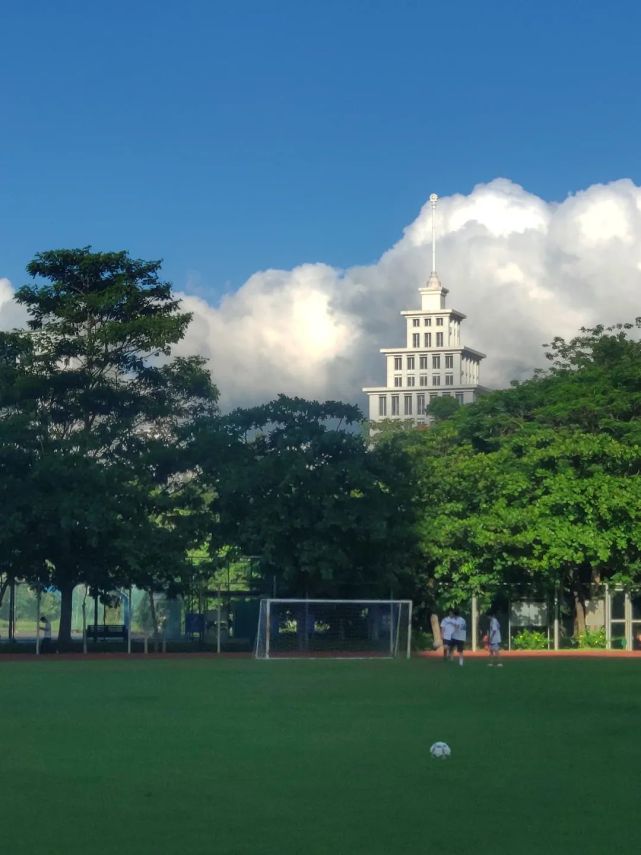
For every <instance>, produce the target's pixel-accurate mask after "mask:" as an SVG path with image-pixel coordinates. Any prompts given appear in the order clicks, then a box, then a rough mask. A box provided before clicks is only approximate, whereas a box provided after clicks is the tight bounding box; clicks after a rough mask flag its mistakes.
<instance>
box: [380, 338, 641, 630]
mask: <svg viewBox="0 0 641 855" xmlns="http://www.w3.org/2000/svg"><path fill="white" fill-rule="evenodd" d="M638 325H639V324H638V322H637V326H638ZM632 328H633V325H618V326H616V327H613V328H609V329H605V328H603V327H596V328H594V329H592V330H582V331H581V335H580V336H577V337H576V338H575V339H572V340H571V341H570V342H565V341H564V340H563V339H555V340H554V342H553V343H552V345H551V346H550V349H549V359H550V361H551V363H552V365H551V368H550V369H549V370H548V371H545V372H538V373H537V374H536V376H535V377H533V378H532V379H531V380H529V381H526V382H524V383H521V384H515V385H514V386H513V388H511V389H508V390H502V391H499V392H495V393H492V394H490V395H488V396H486V397H484V398H482V399H481V400H480V401H479V402H478V403H477V404H476V405H473V406H469V407H464V408H461V410H460V411H459V412H458V413H456V414H455V415H454V416H453V417H452V418H451V419H449V420H448V421H446V422H444V423H442V424H440V425H437V426H435V427H434V428H433V429H432V430H430V431H423V432H418V431H415V432H413V433H411V434H408V435H405V436H401V437H400V438H398V439H397V440H396V441H397V442H400V443H401V444H402V445H403V447H404V450H405V453H406V454H407V455H408V456H409V458H410V459H411V460H412V461H413V467H414V470H415V471H416V473H417V478H418V493H417V497H418V500H419V502H420V503H421V505H422V507H423V509H424V511H423V522H422V525H421V526H420V537H421V544H422V551H423V554H424V556H425V564H426V572H427V578H426V584H427V585H428V586H430V585H431V586H432V588H433V589H434V591H435V592H436V591H441V592H442V591H445V592H447V596H446V599H449V600H450V601H461V600H463V599H467V598H468V597H469V596H470V594H471V593H473V592H475V591H479V590H488V589H492V588H496V587H497V586H500V585H505V584H509V585H510V586H511V587H512V588H513V589H518V588H520V589H521V590H522V591H530V592H532V591H538V592H541V591H545V590H548V591H549V590H550V589H551V588H552V587H554V586H556V585H559V586H561V587H562V588H563V589H564V590H566V591H567V592H568V593H569V594H570V595H571V596H572V597H573V599H574V603H575V615H576V624H577V630H578V631H579V632H581V631H582V630H583V628H584V625H585V603H586V600H587V599H588V597H589V595H590V591H591V589H592V587H593V586H594V585H595V584H600V583H601V582H603V581H605V580H608V579H610V580H612V581H613V582H616V583H620V584H624V585H628V586H631V585H638V584H639V582H640V581H641V554H640V552H639V544H640V543H641V540H640V535H641V510H640V508H641V503H640V502H639V499H640V498H641V488H640V487H639V483H640V481H641V479H639V478H638V475H639V473H640V469H641V442H640V440H641V434H640V433H639V415H640V414H641V392H640V390H641V358H640V357H641V344H640V343H639V341H638V340H636V339H634V338H632V337H631V336H630V330H631V329H632Z"/></svg>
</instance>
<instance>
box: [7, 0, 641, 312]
mask: <svg viewBox="0 0 641 855" xmlns="http://www.w3.org/2000/svg"><path fill="white" fill-rule="evenodd" d="M640 25H641V11H640V7H639V5H638V4H637V3H633V2H629V3H628V2H612V3H609V4H607V5H606V4H605V3H599V4H595V3H591V2H559V0H557V2H547V0H545V2H538V3H536V4H532V3H525V2H516V0H511V2H502V1H501V2H486V3H482V2H438V3H434V2H419V0H324V2H322V3H320V2H318V3H316V2H305V0H296V2H290V0H271V2H267V0H265V1H264V2H258V0H254V2H248V0H234V2H215V0H214V2H193V0H183V2H180V3H177V2H174V3H167V2H163V0H156V2H153V3H151V2H138V0H130V2H127V3H123V2H118V0H112V2H109V3H101V4H98V3H87V2H83V3H80V2H65V0H57V2H55V3H52V2H34V0H31V2H30V0H25V2H22V3H17V2H14V3H9V2H5V3H3V4H0V99H1V100H0V111H1V112H0V194H1V195H0V199H1V204H0V277H1V276H6V277H9V278H10V279H11V280H12V282H13V283H14V284H15V285H18V284H20V283H21V282H22V281H23V280H24V274H23V269H24V266H25V264H26V263H27V261H28V260H29V259H30V258H31V257H32V255H33V254H34V253H35V252H36V251H38V250H41V249H48V248H52V247H58V246H82V245H86V244H93V245H94V246H95V247H96V248H101V249H119V248H127V249H129V250H130V251H131V252H132V254H134V255H136V256H140V257H144V258H157V257H162V258H164V260H165V273H166V275H167V277H168V278H170V279H172V280H173V281H174V282H175V284H176V286H177V287H179V288H187V290H189V291H191V292H193V293H197V294H201V295H203V296H206V297H207V299H208V300H209V301H211V302H215V301H216V299H217V298H218V296H220V294H222V293H223V292H225V291H227V292H228V291H232V290H235V289H236V288H238V287H239V286H240V285H241V284H242V282H243V281H244V280H245V279H246V278H247V277H248V276H249V275H250V274H252V273H253V272H254V271H256V270H260V269H265V268H269V267H278V268H290V267H292V266H294V265H296V264H298V263H301V262H305V261H310V262H313V261H319V260H322V261H325V262H327V263H329V264H332V265H336V266H339V267H347V266H349V265H353V264H364V263H368V262H371V261H374V260H375V259H376V258H377V257H378V256H379V255H380V253H382V252H383V251H385V250H386V249H387V248H388V247H389V246H391V245H392V244H393V243H394V241H395V240H397V239H398V237H399V236H400V232H401V229H402V228H403V226H404V225H405V224H407V223H408V222H409V221H410V220H411V219H412V218H413V217H414V216H415V215H416V213H417V212H418V210H419V208H420V206H421V205H422V204H423V202H424V201H425V199H426V197H427V194H428V193H429V192H430V191H433V190H435V191H437V192H439V193H440V194H441V195H448V194H451V193H455V192H461V193H469V192H470V190H471V189H472V187H473V186H474V185H475V184H477V183H479V182H485V181H489V180H491V179H493V178H495V177H497V176H506V177H508V178H510V179H511V180H512V181H515V182H517V183H519V184H522V185H523V186H524V187H525V188H526V189H527V190H528V191H531V192H532V193H534V194H537V195H538V196H540V197H542V198H544V199H546V200H559V201H560V200H563V199H564V198H565V197H566V196H567V194H568V193H572V192H574V191H577V190H579V189H581V188H584V187H587V186H589V185H592V184H595V183H598V182H607V181H610V180H612V179H616V178H621V177H629V178H632V179H633V180H634V181H635V182H636V183H637V184H638V183H640V182H641V158H640V156H639V152H640V148H639V140H640V139H641V109H640V105H639V92H640V84H641V51H639V47H638V39H639V31H640Z"/></svg>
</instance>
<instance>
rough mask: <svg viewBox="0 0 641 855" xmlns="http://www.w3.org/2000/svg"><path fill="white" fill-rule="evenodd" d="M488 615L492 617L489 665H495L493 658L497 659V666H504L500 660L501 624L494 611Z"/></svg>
mask: <svg viewBox="0 0 641 855" xmlns="http://www.w3.org/2000/svg"><path fill="white" fill-rule="evenodd" d="M488 617H489V618H490V629H489V631H488V634H487V641H488V650H489V653H490V662H489V665H490V667H492V666H493V665H494V662H493V661H492V660H493V659H496V660H497V661H496V667H497V668H502V667H503V663H502V662H499V661H498V658H499V655H500V653H501V625H500V624H499V622H498V620H497V617H496V615H495V614H494V612H493V611H492V612H489V614H488Z"/></svg>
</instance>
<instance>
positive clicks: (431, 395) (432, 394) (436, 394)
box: [430, 392, 438, 401]
mask: <svg viewBox="0 0 641 855" xmlns="http://www.w3.org/2000/svg"><path fill="white" fill-rule="evenodd" d="M437 398H438V392H430V401H435V400H436V399H437Z"/></svg>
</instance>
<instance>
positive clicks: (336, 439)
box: [200, 395, 407, 596]
mask: <svg viewBox="0 0 641 855" xmlns="http://www.w3.org/2000/svg"><path fill="white" fill-rule="evenodd" d="M361 419H362V416H361V414H360V411H359V410H358V408H356V407H353V406H351V405H348V404H342V403H339V402H334V401H327V402H325V403H318V402H316V401H305V400H302V399H300V398H287V397H285V396H282V395H281V396H279V397H278V398H277V399H276V400H275V401H272V402H271V403H269V404H265V405H264V406H260V407H255V408H251V409H247V410H237V411H235V412H233V413H231V414H230V415H229V416H228V417H226V418H224V419H222V420H221V422H220V423H219V424H218V425H217V426H216V427H215V428H214V429H212V430H211V431H210V432H208V433H205V434H204V435H203V437H202V445H201V451H200V459H201V461H202V466H203V468H204V469H205V471H206V473H207V475H208V477H209V478H210V482H211V484H212V489H213V490H214V491H215V493H216V496H217V500H216V509H217V513H218V515H219V521H220V532H221V536H222V537H224V538H225V542H227V543H231V544H234V545H236V546H238V547H239V548H240V549H241V550H242V551H243V552H244V553H245V554H246V555H253V556H260V558H261V561H262V566H263V569H264V572H265V575H266V576H267V577H269V578H270V579H271V578H275V579H277V580H278V585H279V590H280V591H281V592H287V593H291V594H292V595H295V596H304V595H305V594H309V595H325V596H339V595H343V596H357V595H358V594H359V593H363V592H366V593H367V594H368V595H369V596H373V595H374V594H375V593H376V592H379V593H385V595H387V594H388V593H389V590H390V587H391V586H393V585H395V584H397V582H398V579H399V578H401V576H402V573H403V568H404V561H405V560H407V556H406V553H405V554H404V550H403V545H404V543H403V539H402V538H403V537H404V531H405V528H404V527H405V525H406V522H405V518H404V516H403V508H401V507H399V500H398V497H397V496H395V495H394V494H393V492H392V491H391V490H390V489H389V483H388V479H389V476H390V472H389V468H388V465H387V461H386V459H384V458H383V457H382V456H380V455H378V454H377V453H375V452H371V453H369V452H368V450H367V446H366V443H365V441H364V439H363V436H362V434H361V433H360V432H359V431H358V430H357V428H358V425H359V423H360V422H361Z"/></svg>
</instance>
